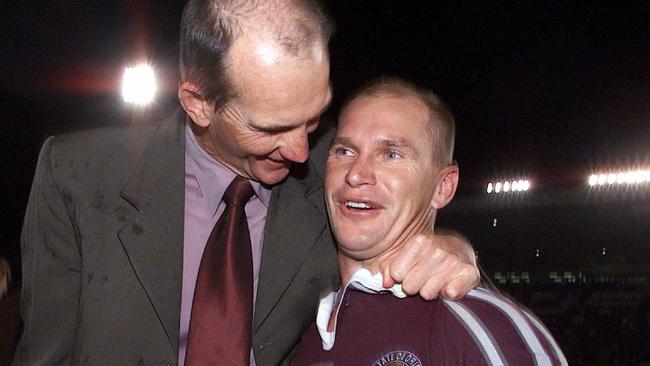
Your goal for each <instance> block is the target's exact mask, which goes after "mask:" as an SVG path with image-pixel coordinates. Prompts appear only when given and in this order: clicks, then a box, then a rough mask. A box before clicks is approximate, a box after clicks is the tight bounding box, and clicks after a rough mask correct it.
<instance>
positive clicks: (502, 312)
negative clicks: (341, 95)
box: [293, 78, 566, 366]
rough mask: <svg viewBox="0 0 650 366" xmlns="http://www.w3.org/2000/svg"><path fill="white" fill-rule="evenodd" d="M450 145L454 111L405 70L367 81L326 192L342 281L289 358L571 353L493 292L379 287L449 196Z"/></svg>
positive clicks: (417, 359)
mask: <svg viewBox="0 0 650 366" xmlns="http://www.w3.org/2000/svg"><path fill="white" fill-rule="evenodd" d="M453 146H454V119H453V116H452V115H451V112H449V110H448V109H447V107H446V106H445V105H444V104H443V103H442V102H441V101H440V100H439V99H438V98H437V97H436V96H435V95H434V94H433V93H431V92H429V91H426V90H423V89H420V88H417V87H415V86H414V85H412V84H410V83H408V82H406V81H403V80H400V79H389V78H387V79H381V80H379V81H376V82H374V83H371V84H370V85H369V86H367V87H365V88H362V89H361V91H360V92H358V94H356V95H355V96H353V97H352V99H351V101H350V102H349V103H348V104H347V105H346V106H344V108H343V110H342V112H341V115H340V119H339V127H338V130H337V132H336V136H335V137H334V140H333V141H332V145H331V147H330V152H329V158H328V160H327V169H326V177H325V198H326V202H327V209H328V213H329V217H330V221H331V226H332V229H333V230H334V236H335V238H336V241H337V243H338V246H339V253H338V262H339V266H340V271H341V280H342V283H343V284H345V286H344V287H343V288H342V289H339V290H338V291H334V292H331V293H330V294H329V295H327V296H326V297H324V298H323V299H322V300H321V303H320V308H319V311H318V316H317V320H316V323H315V324H314V325H312V327H311V328H310V329H309V330H308V331H307V333H306V334H305V336H304V337H303V339H302V341H301V343H300V344H299V346H298V353H297V355H296V358H295V359H294V362H293V364H294V365H311V364H314V363H319V364H334V365H376V366H379V365H381V366H383V365H412V366H422V365H559V364H566V360H565V359H564V356H563V354H562V351H561V350H560V349H559V347H558V346H557V344H556V342H555V341H554V340H553V338H552V337H551V336H550V334H549V332H548V331H547V330H546V328H544V326H543V325H542V324H541V323H540V322H539V321H538V320H537V319H536V318H535V317H534V316H532V315H531V314H530V313H528V312H527V311H525V310H523V309H521V308H519V307H518V306H517V305H515V304H513V303H512V302H510V301H509V300H507V299H505V298H504V297H502V296H500V295H498V294H496V293H493V292H490V291H488V290H485V289H482V288H478V289H476V290H472V291H470V293H469V294H468V296H467V297H466V298H465V299H463V300H460V301H459V302H457V303H453V302H450V301H447V300H444V299H440V300H439V301H433V302H426V301H423V300H422V299H421V298H419V297H408V298H405V296H406V295H405V294H404V292H403V291H402V289H401V287H400V286H399V285H395V286H392V287H391V288H388V289H385V288H383V287H382V279H381V271H380V265H379V264H380V263H381V262H382V261H384V260H385V258H387V257H390V256H391V255H392V254H393V253H394V252H396V251H400V250H403V249H404V248H405V246H406V243H408V242H409V241H410V240H411V238H412V237H413V236H415V235H418V234H422V233H432V232H433V228H434V222H435V218H436V212H437V210H439V209H441V208H442V207H444V206H445V205H446V204H447V203H449V201H451V199H452V198H453V196H454V193H455V191H456V185H457V183H458V167H457V166H456V164H455V163H454V162H453V160H452V153H453ZM393 294H394V295H395V296H393Z"/></svg>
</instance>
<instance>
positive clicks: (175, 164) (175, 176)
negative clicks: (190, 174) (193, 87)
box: [118, 115, 185, 351]
mask: <svg viewBox="0 0 650 366" xmlns="http://www.w3.org/2000/svg"><path fill="white" fill-rule="evenodd" d="M183 117H184V115H183ZM177 118H180V116H179V117H174V118H173V119H172V120H168V121H165V122H164V123H163V124H162V125H161V126H160V128H159V129H158V131H157V132H156V134H155V135H154V136H153V138H152V139H151V141H150V143H149V145H148V147H147V148H146V150H145V153H144V154H143V156H142V159H141V161H140V164H139V165H138V168H137V169H136V170H135V171H134V173H133V175H132V176H131V178H130V179H129V181H128V183H127V184H126V186H125V187H124V188H123V189H122V191H121V195H122V197H123V198H124V199H125V200H127V201H128V202H129V203H130V204H131V205H132V206H133V207H135V209H136V213H135V215H134V216H133V217H132V219H131V221H130V222H129V223H127V225H125V226H124V227H123V228H122V229H121V230H120V232H119V233H118V235H119V238H120V240H121V242H122V246H123V247H124V250H125V251H126V253H127V256H128V257H129V260H130V262H131V265H132V266H133V269H134V271H135V273H136V275H137V277H138V280H139V281H140V283H141V285H142V287H143V288H144V290H145V291H146V293H147V296H148V297H149V300H150V301H151V304H152V305H153V308H154V309H155V311H156V314H157V316H158V318H159V319H160V321H161V323H162V325H163V327H164V329H165V331H166V334H167V337H168V338H169V342H170V344H171V346H172V348H173V350H174V351H177V349H178V329H179V318H180V294H181V282H182V263H183V261H182V258H183V223H184V221H183V215H184V198H185V197H184V195H185V189H184V187H185V180H184V176H185V174H184V169H185V155H184V147H185V146H184V145H185V143H184V141H185V140H184V134H183V131H184V129H183V124H182V123H179V122H178V119H177Z"/></svg>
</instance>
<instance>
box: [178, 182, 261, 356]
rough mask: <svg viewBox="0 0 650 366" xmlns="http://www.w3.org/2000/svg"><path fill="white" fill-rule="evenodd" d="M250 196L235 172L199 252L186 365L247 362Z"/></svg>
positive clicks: (250, 285) (250, 301)
mask: <svg viewBox="0 0 650 366" xmlns="http://www.w3.org/2000/svg"><path fill="white" fill-rule="evenodd" d="M252 196H253V187H251V185H250V183H249V182H248V180H246V179H244V178H242V177H240V176H237V177H236V178H235V180H233V182H232V183H230V185H229V186H228V188H227V189H226V192H225V193H224V196H223V201H224V202H225V204H226V209H225V211H224V212H223V214H221V217H220V218H219V220H218V221H217V223H216V225H215V226H214V229H212V233H210V237H209V238H208V242H207V244H206V246H205V250H204V251H203V257H202V258H201V265H200V267H199V275H198V277H197V279H196V289H195V290H194V300H193V302H192V315H191V318H190V329H189V335H188V340H187V354H186V356H185V364H186V365H188V366H202V365H234V366H248V364H249V363H250V349H251V323H252V319H253V259H252V253H251V239H250V234H249V232H248V222H247V221H246V212H245V211H244V206H245V205H246V202H248V200H249V199H250V198H251V197H252Z"/></svg>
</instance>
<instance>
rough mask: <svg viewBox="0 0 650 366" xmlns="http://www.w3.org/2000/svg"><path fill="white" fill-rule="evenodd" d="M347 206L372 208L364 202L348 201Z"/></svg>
mask: <svg viewBox="0 0 650 366" xmlns="http://www.w3.org/2000/svg"><path fill="white" fill-rule="evenodd" d="M345 205H346V206H347V207H351V208H372V207H370V205H368V204H366V203H363V202H353V201H347V202H345Z"/></svg>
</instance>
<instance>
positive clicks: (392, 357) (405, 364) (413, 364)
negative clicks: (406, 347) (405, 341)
mask: <svg viewBox="0 0 650 366" xmlns="http://www.w3.org/2000/svg"><path fill="white" fill-rule="evenodd" d="M372 366H422V361H420V359H419V358H418V357H417V356H416V355H414V354H412V353H411V352H408V351H391V352H388V353H385V354H383V355H382V356H381V357H379V359H377V361H375V362H373V363H372Z"/></svg>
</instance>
